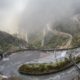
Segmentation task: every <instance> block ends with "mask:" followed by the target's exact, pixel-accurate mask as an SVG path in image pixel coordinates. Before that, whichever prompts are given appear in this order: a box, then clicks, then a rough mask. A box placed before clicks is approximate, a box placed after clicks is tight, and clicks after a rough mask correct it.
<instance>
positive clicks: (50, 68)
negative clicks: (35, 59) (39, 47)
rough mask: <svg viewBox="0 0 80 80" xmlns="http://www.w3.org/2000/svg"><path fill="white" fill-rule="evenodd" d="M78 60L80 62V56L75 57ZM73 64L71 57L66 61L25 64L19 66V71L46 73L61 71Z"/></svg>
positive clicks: (24, 72)
mask: <svg viewBox="0 0 80 80" xmlns="http://www.w3.org/2000/svg"><path fill="white" fill-rule="evenodd" d="M73 59H74V60H75V61H76V62H80V57H76V58H75V57H74V58H73ZM71 65H72V63H71V61H70V59H68V58H65V59H64V61H58V62H56V63H36V64H23V65H22V66H20V67H19V72H20V73H22V74H34V75H38V74H46V73H52V72H53V73H54V72H57V71H61V70H63V69H65V68H67V67H70V66H71Z"/></svg>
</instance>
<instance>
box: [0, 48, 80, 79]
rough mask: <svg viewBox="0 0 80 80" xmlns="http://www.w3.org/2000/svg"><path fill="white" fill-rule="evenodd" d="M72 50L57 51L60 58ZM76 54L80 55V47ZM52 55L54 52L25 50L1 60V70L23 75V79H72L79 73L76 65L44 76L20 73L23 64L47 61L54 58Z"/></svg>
mask: <svg viewBox="0 0 80 80" xmlns="http://www.w3.org/2000/svg"><path fill="white" fill-rule="evenodd" d="M70 52H71V51H57V52H56V54H57V56H58V57H59V58H60V54H64V53H66V54H68V53H70ZM74 54H77V55H79V54H80V48H79V49H76V50H74ZM51 55H53V52H42V51H24V52H18V53H14V54H12V55H10V56H9V57H7V58H5V59H3V60H2V61H0V72H1V73H2V74H4V75H7V76H11V75H17V76H20V77H22V79H23V80H71V79H72V78H73V77H75V76H76V75H78V73H77V71H76V68H75V67H72V68H69V69H67V70H65V71H62V72H59V73H55V74H50V75H43V76H28V75H26V76H24V75H20V74H19V73H18V68H19V66H20V65H21V64H24V63H29V62H36V61H37V62H38V61H41V60H42V59H43V60H42V61H43V62H44V61H45V62H46V60H47V61H48V60H52V58H51V57H50V56H51ZM48 56H49V58H48ZM64 56H66V55H64ZM64 56H61V57H64ZM79 66H80V65H79Z"/></svg>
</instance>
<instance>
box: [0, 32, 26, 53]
mask: <svg viewBox="0 0 80 80" xmlns="http://www.w3.org/2000/svg"><path fill="white" fill-rule="evenodd" d="M23 45H24V46H25V45H26V41H24V40H22V39H19V38H17V37H14V36H12V35H10V34H8V33H6V32H2V31H0V54H2V53H4V52H10V51H14V50H18V49H21V47H22V46H23Z"/></svg>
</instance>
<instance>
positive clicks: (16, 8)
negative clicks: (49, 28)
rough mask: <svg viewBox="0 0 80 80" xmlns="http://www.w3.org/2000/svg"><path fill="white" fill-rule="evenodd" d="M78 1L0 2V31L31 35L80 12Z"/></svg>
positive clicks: (10, 0) (15, 0)
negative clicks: (47, 25)
mask: <svg viewBox="0 0 80 80" xmlns="http://www.w3.org/2000/svg"><path fill="white" fill-rule="evenodd" d="M79 4H80V0H0V30H2V31H6V32H8V33H11V34H13V33H23V34H25V32H28V33H32V32H35V31H38V30H42V29H43V28H44V27H46V24H49V23H51V24H53V23H54V22H56V21H57V20H61V19H63V18H65V19H66V18H70V17H72V16H73V15H74V14H78V13H79V12H80V10H79V8H80V6H79Z"/></svg>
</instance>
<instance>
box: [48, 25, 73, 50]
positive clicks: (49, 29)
mask: <svg viewBox="0 0 80 80" xmlns="http://www.w3.org/2000/svg"><path fill="white" fill-rule="evenodd" d="M47 29H48V31H51V32H52V33H53V34H54V35H60V36H68V37H69V40H68V41H67V43H66V45H64V46H63V47H61V49H62V48H69V47H70V44H71V42H72V38H73V37H72V35H71V34H69V33H65V32H60V31H57V30H56V29H53V30H52V29H51V27H50V26H49V24H47Z"/></svg>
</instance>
